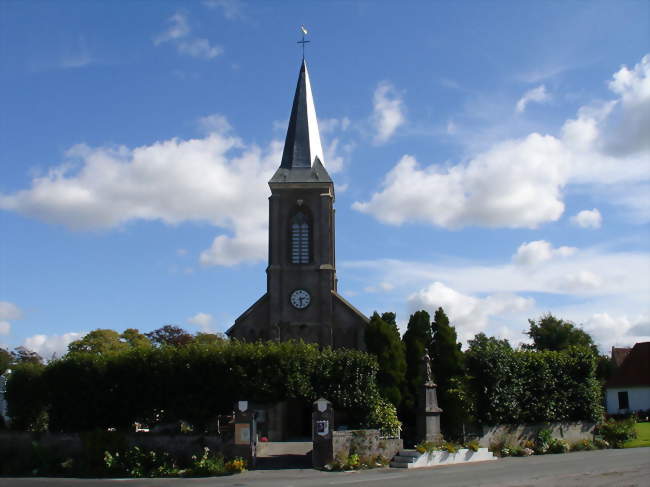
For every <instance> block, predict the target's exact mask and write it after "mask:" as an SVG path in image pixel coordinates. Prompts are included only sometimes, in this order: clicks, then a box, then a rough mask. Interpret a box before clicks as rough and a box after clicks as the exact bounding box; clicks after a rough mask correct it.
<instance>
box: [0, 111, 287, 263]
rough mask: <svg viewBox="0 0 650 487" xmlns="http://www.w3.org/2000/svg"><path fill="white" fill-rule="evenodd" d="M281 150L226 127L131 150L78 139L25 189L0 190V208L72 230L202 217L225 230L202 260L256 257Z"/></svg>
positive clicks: (261, 254)
mask: <svg viewBox="0 0 650 487" xmlns="http://www.w3.org/2000/svg"><path fill="white" fill-rule="evenodd" d="M210 120H212V121H214V120H220V119H219V118H218V117H216V118H211V119H210ZM226 123H227V122H225V121H223V122H222V123H218V124H217V126H216V128H219V129H221V130H223V129H224V128H227V126H226ZM281 150H282V147H281V144H280V143H279V142H272V143H271V144H270V145H269V147H268V148H266V149H261V148H259V147H258V146H255V145H246V144H244V143H243V142H242V141H241V140H240V139H239V138H237V137H235V136H234V135H232V134H231V133H230V132H229V131H227V132H226V133H225V134H224V133H219V132H217V131H215V132H212V133H210V134H209V135H207V136H205V137H203V138H198V139H190V140H179V139H171V140H166V141H162V142H156V143H154V144H151V145H147V146H141V147H137V148H134V149H129V148H127V147H123V146H122V147H96V148H92V147H88V146H86V145H79V146H75V147H73V148H72V149H71V150H70V151H68V153H67V156H68V159H69V160H68V161H66V162H65V163H64V164H62V165H61V166H58V167H55V168H53V169H51V170H50V171H49V173H48V174H46V175H44V176H39V177H35V178H34V179H33V180H32V183H31V187H30V188H29V189H25V190H22V191H18V192H16V193H14V194H9V195H1V194H0V208H3V209H6V210H12V211H16V212H18V213H22V214H24V215H27V216H30V217H34V218H37V219H40V220H44V221H46V222H49V223H57V224H62V225H65V226H67V227H68V228H71V229H77V230H87V229H108V228H114V227H119V226H120V225H123V224H125V223H127V222H129V221H134V220H159V221H162V222H164V223H167V224H178V223H182V222H185V221H192V220H193V221H206V222H209V223H211V224H213V225H215V226H217V227H220V228H221V229H223V230H224V231H225V234H222V235H219V236H217V237H216V238H215V240H214V242H213V244H212V246H211V247H210V249H209V250H206V251H205V252H204V253H202V254H201V262H202V263H203V264H205V265H234V264H237V263H239V262H241V261H243V260H263V259H264V258H265V257H266V252H267V242H266V231H267V230H266V229H267V225H268V222H267V219H268V210H267V205H268V202H267V196H268V185H267V181H268V180H269V179H270V177H271V176H272V174H273V171H274V170H275V168H276V166H277V164H278V161H279V160H280V156H281Z"/></svg>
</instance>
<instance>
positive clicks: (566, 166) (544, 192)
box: [353, 56, 650, 228]
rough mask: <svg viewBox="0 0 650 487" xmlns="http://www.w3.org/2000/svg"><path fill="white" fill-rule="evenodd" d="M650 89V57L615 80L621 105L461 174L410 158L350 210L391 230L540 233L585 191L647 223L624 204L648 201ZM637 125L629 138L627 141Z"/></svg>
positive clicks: (481, 157)
mask: <svg viewBox="0 0 650 487" xmlns="http://www.w3.org/2000/svg"><path fill="white" fill-rule="evenodd" d="M648 86H650V56H645V57H644V58H643V59H642V61H641V62H640V63H639V64H638V65H637V66H635V68H634V69H633V70H630V69H627V68H625V67H623V68H621V70H619V71H618V72H617V73H616V74H615V75H614V80H613V81H612V83H610V88H611V89H612V90H613V91H614V93H615V94H617V95H618V96H619V97H618V98H617V99H616V100H612V101H609V102H605V103H600V104H595V105H593V106H584V107H582V108H580V109H579V110H578V115H577V117H576V118H575V119H570V120H567V121H566V122H565V123H564V125H563V126H562V128H561V130H560V135H559V136H557V137H556V136H553V135H541V134H538V133H531V134H529V135H528V136H526V137H523V138H519V139H511V140H505V141H502V142H498V143H495V144H492V145H491V146H490V147H489V148H487V149H486V150H483V151H481V152H478V153H477V154H475V155H474V156H472V157H470V158H469V159H468V161H467V162H466V163H459V164H456V165H444V166H443V165H439V164H430V165H428V166H422V165H421V164H420V163H419V162H418V161H416V159H415V158H414V157H412V156H409V155H405V156H403V157H402V158H401V159H400V160H399V162H398V163H397V164H396V165H395V166H394V167H393V169H392V170H391V171H390V172H389V173H388V174H387V175H386V177H385V178H384V181H383V183H382V187H381V188H380V190H379V191H377V192H376V193H374V194H373V195H372V196H371V197H370V199H369V200H368V201H363V202H355V203H354V205H353V208H355V209H356V210H358V211H362V212H365V213H368V214H371V215H373V216H374V217H375V218H377V219H378V220H380V221H382V222H385V223H390V224H401V223H404V222H424V223H429V224H432V225H437V226H441V227H445V228H458V227H463V226H467V225H476V226H485V227H508V228H518V227H526V228H536V227H538V226H539V225H541V224H543V223H545V222H551V221H556V220H558V219H559V218H560V216H561V215H562V213H563V212H564V201H563V190H564V188H565V187H566V186H567V185H569V184H581V185H585V188H586V189H587V190H589V189H591V191H593V193H594V195H595V196H596V197H598V198H603V199H605V198H609V199H610V201H611V202H612V203H614V204H622V205H627V206H630V207H631V208H632V209H633V210H634V215H635V216H636V215H639V221H645V216H647V215H649V214H650V209H649V208H648V204H650V198H649V197H647V196H646V197H644V198H641V199H638V198H626V197H625V196H624V195H625V190H627V191H629V192H631V193H633V194H642V189H647V185H648V180H650V171H649V170H648V163H647V161H648V159H649V158H650V150H649V149H650V142H648V141H650V137H647V134H648V133H650V115H648V114H650V88H648ZM632 122H634V127H633V130H632V129H630V130H628V131H625V130H624V128H625V127H626V124H628V123H629V124H631V123H632ZM613 134H614V135H613ZM603 187H608V188H611V189H612V190H611V191H604V190H603ZM623 188H624V189H623Z"/></svg>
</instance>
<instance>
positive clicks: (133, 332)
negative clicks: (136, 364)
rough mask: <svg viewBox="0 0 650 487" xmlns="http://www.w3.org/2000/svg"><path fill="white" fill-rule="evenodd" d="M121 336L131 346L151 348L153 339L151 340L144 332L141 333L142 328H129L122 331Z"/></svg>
mask: <svg viewBox="0 0 650 487" xmlns="http://www.w3.org/2000/svg"><path fill="white" fill-rule="evenodd" d="M120 338H121V339H122V341H124V342H125V343H127V344H128V345H129V346H131V347H135V348H140V347H142V348H149V347H151V346H152V344H151V340H149V339H148V338H147V337H146V336H145V335H144V334H142V333H140V330H138V329H137V328H127V329H126V330H124V331H123V332H122V334H121V335H120Z"/></svg>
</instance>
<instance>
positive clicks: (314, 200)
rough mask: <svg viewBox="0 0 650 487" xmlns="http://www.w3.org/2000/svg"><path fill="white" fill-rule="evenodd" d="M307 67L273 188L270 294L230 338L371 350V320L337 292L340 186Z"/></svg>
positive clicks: (239, 322)
mask: <svg viewBox="0 0 650 487" xmlns="http://www.w3.org/2000/svg"><path fill="white" fill-rule="evenodd" d="M323 161H324V158H323V149H322V145H321V141H320V134H319V131H318V121H317V119H316V109H315V107H314V101H313V97H312V92H311V85H310V81H309V73H308V71H307V64H306V63H305V60H304V59H303V61H302V65H301V67H300V74H299V77H298V84H297V86H296V92H295V96H294V99H293V106H292V109H291V117H290V119H289V127H288V129H287V136H286V140H285V144H284V151H283V154H282V161H281V162H280V167H279V168H278V169H277V171H276V172H275V174H274V175H273V177H272V178H271V180H270V181H269V187H270V188H271V196H270V197H269V258H268V267H267V269H266V280H267V291H266V293H265V294H264V295H263V296H262V297H260V298H259V299H258V300H257V301H256V302H255V303H254V304H253V305H252V306H251V307H250V308H248V309H247V310H246V311H244V312H243V313H242V314H241V316H239V317H238V318H237V319H236V320H235V323H234V324H233V326H232V327H231V328H230V329H229V330H228V331H227V332H226V333H227V334H228V336H230V337H231V338H236V339H240V340H247V341H254V340H278V341H284V340H292V339H302V340H304V341H305V342H311V343H317V344H319V345H320V346H331V347H333V348H354V349H361V350H363V349H365V340H364V334H365V327H366V325H367V323H368V318H367V317H366V316H364V315H363V313H361V312H360V311H359V310H357V309H356V308H355V307H354V306H352V305H351V304H350V303H348V302H347V301H346V300H345V299H344V298H343V297H342V296H341V295H340V294H339V293H338V291H337V278H336V262H335V257H336V253H335V239H334V237H335V231H334V230H335V210H334V183H333V181H332V179H331V178H330V176H329V174H328V173H327V170H326V169H325V166H324V165H323Z"/></svg>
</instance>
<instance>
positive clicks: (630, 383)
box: [606, 342, 650, 387]
mask: <svg viewBox="0 0 650 487" xmlns="http://www.w3.org/2000/svg"><path fill="white" fill-rule="evenodd" d="M634 386H650V342H643V343H637V344H636V345H634V347H633V348H632V350H631V351H630V353H628V354H627V356H626V357H625V360H623V363H622V364H621V366H620V367H619V368H618V369H616V371H615V372H614V373H613V374H612V376H611V377H610V379H609V380H608V381H607V385H606V387H634Z"/></svg>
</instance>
